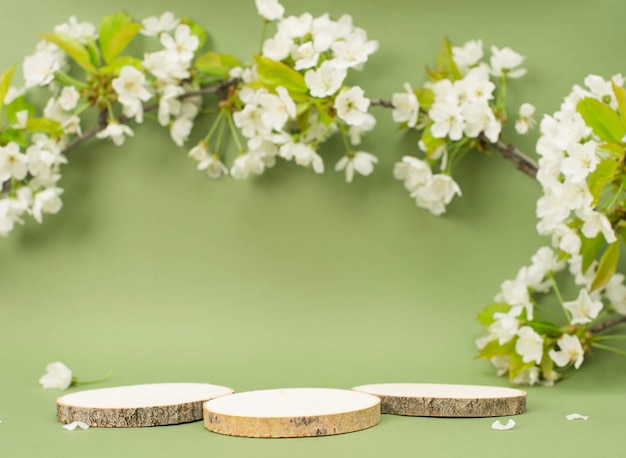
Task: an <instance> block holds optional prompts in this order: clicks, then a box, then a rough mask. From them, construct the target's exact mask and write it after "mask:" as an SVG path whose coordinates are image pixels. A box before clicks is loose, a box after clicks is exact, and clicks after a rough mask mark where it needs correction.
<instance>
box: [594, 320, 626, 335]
mask: <svg viewBox="0 0 626 458" xmlns="http://www.w3.org/2000/svg"><path fill="white" fill-rule="evenodd" d="M622 323H626V316H621V317H619V318H614V319H613V320H607V321H603V322H602V323H598V324H596V325H595V326H592V327H590V328H589V332H590V333H591V334H600V333H601V332H604V331H606V330H607V329H609V328H612V327H614V326H617V325H620V324H622Z"/></svg>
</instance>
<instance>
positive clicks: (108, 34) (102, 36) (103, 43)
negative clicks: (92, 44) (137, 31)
mask: <svg viewBox="0 0 626 458" xmlns="http://www.w3.org/2000/svg"><path fill="white" fill-rule="evenodd" d="M131 22H132V18H131V17H130V16H129V15H128V13H126V12H125V11H120V12H119V13H115V14H109V15H108V16H104V17H103V18H102V20H101V21H100V29H99V30H98V37H99V41H100V51H101V53H102V56H103V57H104V56H106V55H107V53H108V52H109V46H110V45H111V39H112V38H113V36H114V35H115V34H116V33H117V31H118V30H119V29H121V28H122V27H123V26H124V25H126V24H130V23H131ZM105 60H106V57H105Z"/></svg>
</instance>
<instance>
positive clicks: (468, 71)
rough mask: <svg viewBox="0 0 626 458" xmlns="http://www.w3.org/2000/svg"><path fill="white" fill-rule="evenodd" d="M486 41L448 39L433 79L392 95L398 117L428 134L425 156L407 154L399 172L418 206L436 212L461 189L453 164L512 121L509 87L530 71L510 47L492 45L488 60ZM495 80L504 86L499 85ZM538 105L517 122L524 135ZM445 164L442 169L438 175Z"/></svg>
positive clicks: (424, 135)
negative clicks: (506, 101)
mask: <svg viewBox="0 0 626 458" xmlns="http://www.w3.org/2000/svg"><path fill="white" fill-rule="evenodd" d="M483 58H484V50H483V44H482V41H481V40H473V41H469V42H467V43H465V44H464V45H463V46H460V47H452V46H451V44H450V43H449V42H447V41H446V42H444V45H443V47H442V50H441V51H440V55H439V56H438V68H437V69H436V70H434V71H430V72H429V76H430V78H431V80H430V81H428V82H427V83H425V84H424V85H423V87H421V88H419V89H417V90H413V88H412V87H411V85H410V84H409V83H405V84H404V88H405V92H404V93H396V94H394V95H393V97H392V100H391V102H392V105H393V120H394V121H395V122H397V123H401V124H402V125H403V126H405V127H407V128H409V129H416V130H419V131H421V132H422V135H421V139H420V141H419V142H418V147H419V149H420V150H421V151H422V152H423V153H424V154H425V156H426V157H425V159H424V160H422V159H418V158H416V157H413V156H404V157H403V158H402V161H401V162H399V163H398V164H397V165H396V167H395V171H394V176H395V178H396V179H398V180H402V181H403V182H404V186H405V188H406V189H407V190H408V191H409V193H410V195H411V197H413V198H414V199H415V202H416V204H417V205H418V206H419V207H421V208H425V209H428V210H429V211H430V212H431V213H433V214H435V215H440V214H442V213H444V212H445V209H446V205H448V204H449V203H450V201H451V200H452V198H453V197H454V196H455V195H461V190H460V188H459V186H458V185H457V183H456V182H455V181H454V180H453V179H452V177H451V173H452V168H453V166H454V165H455V164H456V163H457V162H458V159H459V158H460V157H462V156H463V155H464V154H465V153H467V151H469V150H471V149H480V148H481V147H484V146H485V145H488V144H490V143H495V142H497V141H498V140H499V138H500V135H501V131H502V125H503V123H504V122H505V121H506V108H505V104H504V100H503V99H504V93H505V92H504V88H505V87H506V83H507V80H508V79H510V78H519V77H521V76H523V75H524V74H525V73H526V70H525V69H523V68H520V65H521V64H522V62H523V60H524V58H523V56H521V55H520V54H518V53H517V52H515V51H513V50H511V49H510V48H502V49H499V48H496V47H495V46H492V47H491V57H490V61H489V64H488V63H487V62H485V61H483ZM493 80H497V81H498V82H499V84H500V87H499V92H498V87H497V86H496V84H495V83H494V81H493ZM533 112H534V107H532V105H530V104H524V106H523V107H522V109H521V110H520V117H519V119H518V120H517V121H516V129H517V131H518V132H519V133H526V132H528V130H529V128H530V127H531V125H532V122H533V121H532V114H533ZM437 165H438V166H439V168H440V170H441V172H440V173H433V172H432V169H433V167H435V166H437Z"/></svg>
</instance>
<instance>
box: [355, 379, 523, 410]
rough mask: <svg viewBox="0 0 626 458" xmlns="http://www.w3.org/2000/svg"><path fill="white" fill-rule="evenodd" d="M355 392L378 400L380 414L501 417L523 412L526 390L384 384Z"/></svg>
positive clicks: (367, 386) (468, 386) (476, 386)
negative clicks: (379, 402)
mask: <svg viewBox="0 0 626 458" xmlns="http://www.w3.org/2000/svg"><path fill="white" fill-rule="evenodd" d="M353 389H354V390H355V391H359V392H362V393H369V394H373V395H375V396H378V397H379V398H380V399H381V412H382V413H384V414H394V415H408V416H418V417H502V416H507V415H518V414H521V413H524V412H525V411H526V392H525V391H522V390H516V389H512V388H501V387H496V386H479V385H443V384H425V383H385V384H378V385H363V386H357V387H355V388H353Z"/></svg>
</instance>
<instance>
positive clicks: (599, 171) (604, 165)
mask: <svg viewBox="0 0 626 458" xmlns="http://www.w3.org/2000/svg"><path fill="white" fill-rule="evenodd" d="M618 167H619V162H618V161H616V160H615V159H613V158H607V159H604V160H603V161H601V162H600V163H599V164H598V165H597V166H596V169H595V170H594V171H593V172H591V173H590V174H589V192H590V193H591V195H592V196H593V204H594V205H595V204H597V203H598V201H599V200H600V194H601V192H602V189H603V188H604V186H605V185H606V184H607V183H608V182H609V181H611V180H612V179H613V177H614V176H615V172H616V170H617V168H618Z"/></svg>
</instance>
